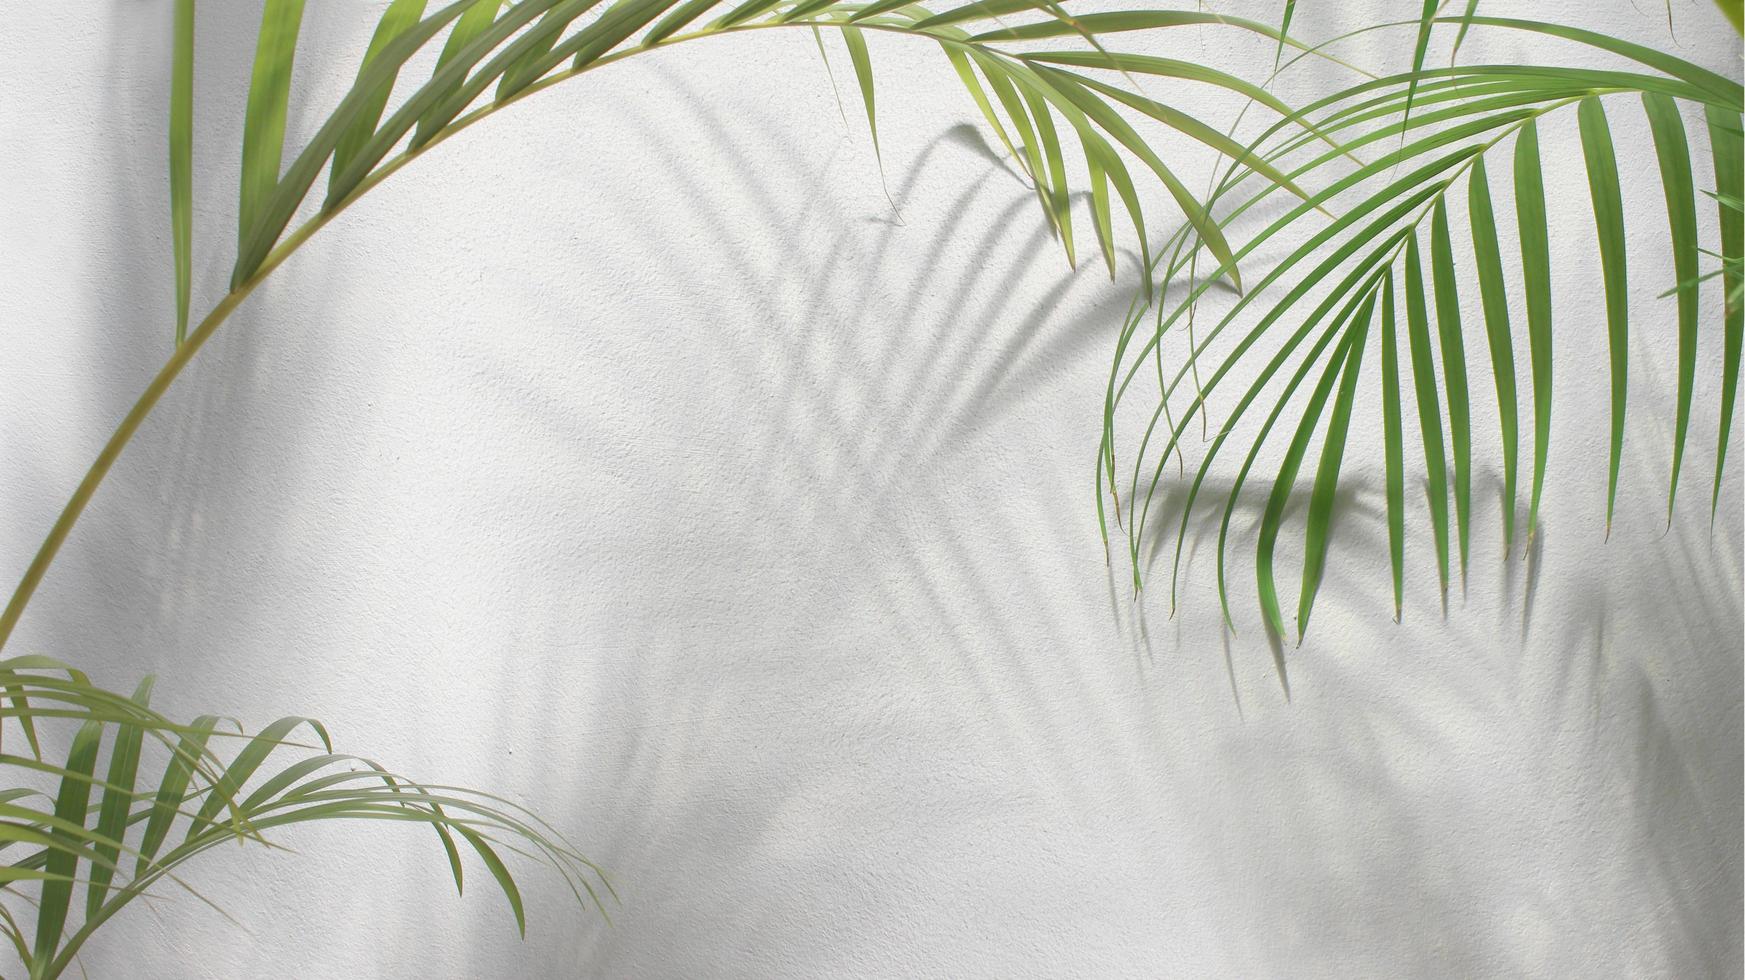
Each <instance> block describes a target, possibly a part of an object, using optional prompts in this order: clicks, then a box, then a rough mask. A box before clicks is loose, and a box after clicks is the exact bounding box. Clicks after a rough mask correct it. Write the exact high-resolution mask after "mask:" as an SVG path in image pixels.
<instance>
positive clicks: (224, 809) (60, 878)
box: [0, 657, 611, 980]
mask: <svg viewBox="0 0 1745 980" xmlns="http://www.w3.org/2000/svg"><path fill="white" fill-rule="evenodd" d="M0 683H3V684H5V685H6V686H7V687H8V688H10V689H13V690H16V691H19V692H22V693H23V694H25V695H28V696H29V701H30V703H29V705H28V706H25V707H18V706H17V705H18V704H19V703H20V702H19V701H17V700H15V701H14V702H13V704H14V706H13V707H8V708H5V709H4V710H0V719H7V718H10V719H13V720H15V721H17V722H19V723H21V724H22V723H24V722H25V721H27V720H28V721H30V722H31V723H43V724H47V725H49V726H50V727H58V726H71V727H73V728H74V734H73V736H72V739H71V741H70V743H69V744H70V747H69V749H68V751H67V755H66V758H65V761H64V762H62V763H60V764H53V763H46V762H43V761H41V760H40V759H36V758H32V757H24V756H15V755H5V754H0V768H5V769H7V770H9V771H11V772H13V773H14V774H15V778H16V779H17V780H19V781H21V782H27V783H28V782H30V781H31V780H43V779H46V780H48V781H49V782H50V783H52V784H53V786H54V789H53V790H52V791H50V792H48V793H40V792H37V791H34V790H30V789H17V790H11V791H9V792H7V793H5V794H0V849H14V848H16V849H17V850H18V851H20V852H21V853H18V854H17V855H16V856H15V857H14V859H13V860H11V861H10V863H7V864H5V865H0V923H3V924H0V929H4V931H6V932H7V934H8V935H9V937H10V938H11V939H12V940H13V945H14V948H15V950H16V951H17V952H18V953H19V955H20V957H21V958H22V959H23V960H24V962H25V964H26V965H27V968H28V969H29V971H30V976H31V977H32V978H41V980H47V978H53V977H58V976H61V975H62V974H63V973H65V971H66V970H67V969H68V968H69V967H70V966H71V965H72V964H73V961H74V957H75V956H76V955H77V954H78V951H79V950H80V948H81V947H82V946H83V945H84V943H85V942H86V941H87V940H88V939H89V938H90V936H91V935H92V934H93V932H95V930H96V929H97V928H98V927H99V926H101V925H102V924H103V923H105V922H107V921H108V920H109V919H110V918H111V917H113V916H114V915H115V914H117V913H118V912H120V911H121V910H122V909H123V908H125V907H127V906H128V905H129V904H130V903H131V902H132V901H133V900H134V899H136V898H139V897H140V896H142V895H146V894H149V893H152V892H153V891H154V890H157V889H161V887H162V885H163V884H165V883H166V882H168V883H171V884H178V885H180V884H182V883H181V881H180V879H179V878H178V877H177V875H178V872H179V871H180V870H181V868H182V867H183V866H184V865H186V864H187V863H188V862H190V861H192V860H193V859H194V858H196V857H198V856H199V855H201V854H203V853H205V852H206V851H208V850H211V849H212V848H213V847H215V846H218V845H220V844H224V843H227V842H232V841H237V842H242V843H245V844H248V843H255V844H262V845H265V846H269V847H270V846H271V845H270V844H268V835H269V834H270V833H271V832H274V831H277V830H279V829H280V828H285V827H291V826H295V825H300V824H306V823H313V822H325V821H333V820H350V821H355V820H370V821H395V822H410V823H415V824H420V825H423V826H427V827H429V828H431V830H433V831H434V832H435V833H436V835H437V838H438V840H439V841H440V842H441V844H442V846H443V850H444V853H445V854H446V855H447V858H448V863H449V867H450V872H451V874H452V875H453V877H454V881H455V887H456V888H459V887H461V885H462V882H463V864H462V862H461V860H460V856H459V849H458V847H457V846H456V843H455V841H456V838H459V839H460V840H461V841H464V842H465V843H466V844H467V845H468V847H470V848H471V849H472V850H473V851H474V852H475V853H476V854H477V855H478V857H479V859H480V861H481V862H482V863H483V864H484V865H485V867H486V869H487V870H488V871H489V872H490V873H491V876H492V878H493V879H494V880H495V881H496V883H497V885H498V887H499V888H500V889H501V890H502V891H503V893H504V896H505V898H506V899H507V900H508V902H509V905H510V909H511V911H512V913H513V915H514V917H515V921H516V927H517V929H518V930H520V931H521V932H523V933H525V931H526V913H525V909H524V908H523V903H522V899H521V896H520V889H519V886H518V885H517V883H516V880H515V877H514V875H513V874H512V873H511V872H510V870H509V867H508V865H507V864H506V863H505V861H504V860H503V857H502V856H501V854H500V853H499V852H500V851H502V850H504V849H509V850H511V851H513V852H515V853H518V854H524V855H527V856H529V857H530V858H532V859H533V860H536V861H538V862H539V863H543V864H545V865H546V866H548V867H550V868H551V869H553V870H555V871H556V872H558V874H560V875H561V876H562V877H563V878H564V880H565V882H566V884H567V885H568V886H569V888H570V890H571V892H572V894H573V895H574V896H575V897H576V899H577V901H578V902H580V903H581V904H583V905H584V906H594V907H596V908H599V909H600V911H601V912H604V911H605V909H604V906H603V905H602V904H601V897H602V894H604V895H611V885H610V883H609V882H607V880H606V879H605V877H604V875H603V874H602V873H601V871H600V870H599V869H598V868H596V867H595V866H594V865H593V864H591V863H589V862H588V861H587V859H585V858H583V857H582V856H581V855H580V854H578V853H577V852H576V851H575V849H574V848H573V847H571V846H570V845H569V844H568V843H567V842H566V841H565V840H564V839H563V837H562V835H561V834H559V833H557V832H556V831H555V830H553V829H552V828H551V827H550V826H548V825H546V824H544V823H543V822H541V821H540V820H539V819H538V818H537V817H535V816H533V815H532V814H531V813H529V812H528V811H526V810H525V809H523V808H521V807H519V806H517V805H515V804H513V803H510V802H508V801H506V800H502V799H499V798H497V797H493V796H490V795H488V794H484V793H478V792H474V791H471V790H465V789H460V788H457V787H451V786H442V785H436V784H423V783H417V782H413V781H411V780H407V779H405V778H403V777H401V776H398V775H396V774H394V773H392V772H390V771H388V770H386V769H384V768H382V767H381V766H380V765H378V764H376V763H374V762H372V761H370V760H368V759H362V758H358V757H354V756H349V755H342V754H337V753H335V752H334V751H333V749H332V745H331V740H330V739H329V737H328V734H327V731H326V729H325V728H324V727H322V725H321V724H320V723H319V722H317V721H314V720H312V719H307V718H284V719H280V720H279V721H277V722H274V723H273V724H271V725H268V726H267V727H266V728H264V729H262V730H261V731H260V732H259V733H258V734H255V735H253V736H248V735H243V734H241V733H240V732H231V731H229V730H227V729H225V728H224V727H222V725H221V723H220V721H219V719H218V718H217V717H216V716H210V715H208V716H205V717H202V718H200V719H198V720H197V721H195V722H194V723H192V724H189V725H182V724H177V723H175V722H173V721H171V720H170V719H169V718H167V717H165V716H163V715H161V714H159V713H157V712H156V711H154V710H152V709H151V707H150V705H149V698H150V693H151V681H150V679H149V678H148V679H147V680H146V681H144V682H142V683H141V684H140V685H139V688H138V689H137V690H136V691H135V692H134V694H133V695H132V696H131V697H125V696H122V695H120V694H117V693H114V692H109V691H106V690H103V689H102V688H99V687H97V686H96V685H94V684H93V683H91V681H90V679H89V678H87V677H85V676H84V675H83V674H81V673H80V672H78V671H77V670H74V669H72V668H70V667H66V666H65V665H62V664H58V663H57V662H55V661H53V660H50V659H47V658H42V657H29V658H15V659H11V660H5V661H0ZM300 729H307V730H309V731H310V732H311V733H312V734H313V735H314V736H315V738H316V739H317V740H318V744H315V745H304V744H301V743H298V742H296V741H295V740H294V738H293V736H294V735H295V734H296V733H297V732H298V730H300ZM214 741H220V742H222V741H235V742H238V743H240V748H239V749H238V750H237V751H236V752H235V753H234V754H231V753H227V752H221V751H219V750H217V749H214V748H213V743H214ZM105 745H107V746H108V753H107V754H108V762H107V766H106V768H105V767H100V762H101V761H102V757H103V749H104V746H105ZM227 756H228V758H227ZM286 757H294V761H290V762H284V761H281V760H283V759H285V758H286ZM159 767H161V773H160V774H158V775H156V776H153V775H152V774H153V773H154V772H159ZM100 768H103V773H104V774H103V775H102V776H99V775H98V772H99V769H100ZM33 798H37V799H40V801H41V802H34V801H33ZM176 831H179V833H176ZM80 886H83V889H84V902H83V903H82V904H80V905H75V903H74V899H75V896H76V895H77V893H78V891H79V889H80ZM184 887H185V886H184ZM14 902H24V903H26V904H27V905H30V906H34V913H33V912H32V911H31V910H30V909H29V908H25V909H18V908H11V907H8V906H9V905H10V904H11V903H14ZM33 914H34V918H35V926H34V930H33V931H32V933H31V935H30V936H28V937H27V936H26V935H25V932H24V929H23V924H24V923H25V922H28V921H29V920H30V919H31V917H32V915H33Z"/></svg>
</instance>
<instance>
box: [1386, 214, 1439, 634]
mask: <svg viewBox="0 0 1745 980" xmlns="http://www.w3.org/2000/svg"><path fill="white" fill-rule="evenodd" d="M1405 274H1406V338H1407V340H1408V341H1409V342H1410V349H1411V358H1412V362H1411V363H1412V387H1413V389H1414V391H1415V392H1416V394H1417V402H1418V429H1419V431H1420V432H1421V433H1422V434H1423V439H1424V474H1425V483H1426V492H1427V493H1428V495H1429V498H1430V527H1431V531H1432V533H1433V534H1434V535H1435V541H1436V572H1437V576H1438V579H1439V581H1440V583H1441V586H1442V594H1443V597H1444V599H1446V597H1447V594H1448V462H1447V451H1446V450H1445V449H1444V448H1443V445H1442V407H1441V404H1440V401H1439V399H1438V398H1437V395H1436V365H1435V355H1434V354H1432V353H1431V350H1430V313H1429V309H1428V306H1427V304H1426V302H1425V298H1424V297H1425V290H1424V268H1423V261H1422V259H1420V257H1419V254H1418V236H1417V235H1416V234H1413V235H1412V237H1410V238H1408V239H1406V273H1405ZM1397 612H1398V610H1396V613H1397Z"/></svg>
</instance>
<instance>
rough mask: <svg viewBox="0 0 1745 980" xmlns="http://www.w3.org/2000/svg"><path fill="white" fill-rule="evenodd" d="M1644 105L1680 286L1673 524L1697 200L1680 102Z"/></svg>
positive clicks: (1646, 101) (1689, 379) (1653, 98)
mask: <svg viewBox="0 0 1745 980" xmlns="http://www.w3.org/2000/svg"><path fill="white" fill-rule="evenodd" d="M1642 106H1643V108H1644V109H1645V110H1647V113H1648V128H1649V131H1650V132H1652V133H1653V135H1654V154H1655V156H1656V157H1657V158H1658V159H1659V161H1660V186H1661V188H1662V190H1664V191H1665V194H1666V217H1667V220H1668V222H1669V223H1670V224H1671V225H1672V268H1673V281H1674V282H1675V283H1676V284H1677V290H1678V419H1677V422H1676V424H1675V427H1674V430H1673V436H1672V479H1671V481H1670V486H1669V488H1668V490H1667V493H1666V520H1667V523H1668V524H1670V523H1672V509H1673V504H1674V503H1675V502H1676V501H1677V500H1678V474H1679V470H1680V469H1681V468H1682V466H1683V464H1684V440H1685V436H1686V435H1687V434H1688V433H1689V431H1690V402H1691V393H1692V391H1693V389H1694V388H1695V386H1696V376H1697V299H1698V293H1697V287H1696V280H1697V230H1696V229H1697V203H1696V191H1695V189H1694V187H1693V185H1692V182H1691V171H1690V147H1689V145H1688V144H1687V143H1686V142H1685V132H1684V119H1683V117H1681V116H1680V115H1679V114H1678V105H1677V104H1676V103H1674V102H1673V101H1672V100H1671V99H1669V98H1667V97H1666V96H1664V95H1658V94H1656V93H1652V92H1647V93H1643V95H1642Z"/></svg>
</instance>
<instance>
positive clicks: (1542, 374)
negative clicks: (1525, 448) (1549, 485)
mask: <svg viewBox="0 0 1745 980" xmlns="http://www.w3.org/2000/svg"><path fill="white" fill-rule="evenodd" d="M1515 222H1516V225H1517V227H1518V228H1519V229H1520V235H1521V282H1522V284H1523V285H1524V286H1525V288H1526V292H1527V341H1528V357H1529V359H1530V363H1531V365H1532V372H1533V490H1532V494H1531V495H1530V496H1529V498H1528V501H1529V502H1528V504H1527V539H1528V541H1529V542H1531V540H1532V537H1533V529H1534V528H1535V527H1537V522H1538V518H1539V495H1540V492H1541V491H1543V490H1544V488H1545V460H1546V456H1547V453H1548V451H1549V450H1550V444H1551V240H1550V232H1549V230H1548V229H1547V228H1546V224H1545V180H1544V177H1543V176H1542V175H1541V173H1540V167H1539V128H1538V126H1536V125H1535V124H1534V123H1533V122H1532V121H1531V120H1529V121H1528V122H1527V124H1526V125H1525V126H1522V127H1521V134H1520V135H1519V136H1517V137H1516V138H1515Z"/></svg>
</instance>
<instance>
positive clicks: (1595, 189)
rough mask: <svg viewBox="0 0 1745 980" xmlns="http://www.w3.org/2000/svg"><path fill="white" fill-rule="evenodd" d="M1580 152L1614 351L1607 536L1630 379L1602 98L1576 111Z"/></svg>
mask: <svg viewBox="0 0 1745 980" xmlns="http://www.w3.org/2000/svg"><path fill="white" fill-rule="evenodd" d="M1576 117H1577V119H1578V120H1579V121H1580V125H1581V149H1582V155H1583V157H1584V158H1585V159H1586V161H1587V186H1588V193H1589V195H1590V196H1591V197H1592V198H1593V209H1594V226H1595V228H1596V229H1597V230H1598V232H1599V239H1600V270H1601V274H1602V275H1603V276H1604V278H1605V284H1606V337H1607V343H1608V345H1609V346H1610V349H1611V355H1612V447H1611V458H1610V465H1609V468H1608V473H1607V476H1606V534H1607V535H1608V536H1609V535H1610V534H1611V532H1612V512H1613V509H1614V506H1615V505H1616V503H1617V499H1618V464H1619V463H1620V462H1621V461H1622V459H1623V456H1624V407H1625V403H1626V401H1627V394H1628V391H1629V377H1630V358H1629V350H1630V343H1629V342H1630V295H1629V291H1630V281H1629V276H1628V275H1627V274H1626V271H1625V259H1626V255H1627V252H1626V249H1625V247H1624V202H1623V197H1622V195H1621V194H1620V193H1619V189H1618V161H1617V157H1616V156H1615V155H1614V152H1613V149H1612V133H1611V127H1610V126H1608V125H1607V123H1606V110H1605V109H1604V108H1603V107H1602V106H1601V105H1600V100H1599V99H1598V98H1595V97H1592V96H1590V97H1588V98H1585V99H1583V100H1582V101H1581V107H1580V108H1579V109H1577V110H1576Z"/></svg>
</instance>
